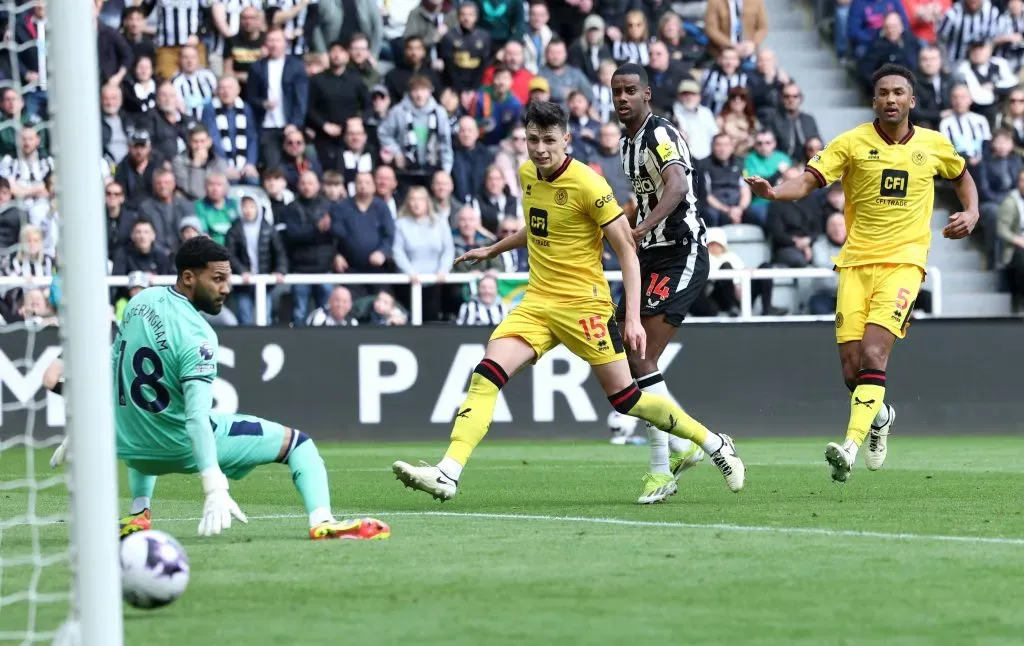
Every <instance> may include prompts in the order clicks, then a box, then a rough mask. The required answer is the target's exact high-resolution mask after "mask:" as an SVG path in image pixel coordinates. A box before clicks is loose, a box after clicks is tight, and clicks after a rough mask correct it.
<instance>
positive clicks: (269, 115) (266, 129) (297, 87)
mask: <svg viewBox="0 0 1024 646" xmlns="http://www.w3.org/2000/svg"><path fill="white" fill-rule="evenodd" d="M298 6H301V5H298ZM264 43H265V46H266V50H267V55H266V56H265V57H264V58H261V59H260V60H258V61H256V62H255V63H253V64H252V66H251V67H249V80H248V81H247V82H246V84H245V92H246V95H245V101H246V103H248V104H249V106H250V107H251V108H252V110H253V113H254V116H255V117H256V122H257V123H258V124H259V125H260V128H261V131H260V159H261V160H262V161H263V163H264V164H266V165H267V166H271V167H273V166H279V165H280V164H281V141H282V139H283V138H284V136H285V135H287V134H288V132H290V131H299V132H301V129H302V128H303V127H304V125H305V123H306V107H307V103H306V100H307V97H308V94H309V90H308V88H309V78H308V77H307V76H306V68H305V67H304V66H303V65H302V62H301V61H299V60H298V59H296V58H293V57H291V56H288V55H287V54H286V52H285V47H286V42H285V37H284V33H283V32H281V30H280V29H274V30H272V31H270V32H268V33H267V35H266V39H265V41H264Z"/></svg>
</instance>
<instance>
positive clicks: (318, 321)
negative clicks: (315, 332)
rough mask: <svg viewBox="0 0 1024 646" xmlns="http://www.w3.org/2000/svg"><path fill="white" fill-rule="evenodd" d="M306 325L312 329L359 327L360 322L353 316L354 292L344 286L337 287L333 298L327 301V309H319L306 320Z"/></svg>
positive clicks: (333, 291) (332, 294) (333, 292)
mask: <svg viewBox="0 0 1024 646" xmlns="http://www.w3.org/2000/svg"><path fill="white" fill-rule="evenodd" d="M306 325H308V326H310V327H324V326H327V327H334V326H351V327H355V326H357V325H359V321H357V320H356V317H355V316H353V315H352V292H350V291H349V290H348V288H347V287H345V286H344V285H337V286H335V287H334V289H332V290H331V296H330V298H328V299H327V305H326V306H325V307H318V308H316V309H315V310H313V313H312V314H310V315H309V318H308V319H306Z"/></svg>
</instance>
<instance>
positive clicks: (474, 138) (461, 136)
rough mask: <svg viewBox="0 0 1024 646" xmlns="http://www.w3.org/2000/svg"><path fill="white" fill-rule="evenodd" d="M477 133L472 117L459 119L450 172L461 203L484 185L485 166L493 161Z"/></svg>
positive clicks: (492, 156) (478, 132)
mask: <svg viewBox="0 0 1024 646" xmlns="http://www.w3.org/2000/svg"><path fill="white" fill-rule="evenodd" d="M479 134H480V131H479V129H478V128H477V125H476V121H475V120H474V119H473V118H472V117H462V118H461V119H459V129H458V133H457V138H458V141H459V145H458V147H457V148H456V149H455V152H454V160H453V163H452V170H451V174H452V180H453V181H454V182H455V196H456V198H457V199H458V200H459V201H460V202H462V203H467V202H469V201H470V200H472V199H473V198H474V197H476V195H477V193H479V192H480V189H482V188H483V186H484V174H485V173H486V172H487V167H488V166H490V165H491V164H492V163H494V155H492V154H491V152H490V151H489V150H487V148H486V147H484V145H483V144H481V143H480V142H479V140H478V137H479Z"/></svg>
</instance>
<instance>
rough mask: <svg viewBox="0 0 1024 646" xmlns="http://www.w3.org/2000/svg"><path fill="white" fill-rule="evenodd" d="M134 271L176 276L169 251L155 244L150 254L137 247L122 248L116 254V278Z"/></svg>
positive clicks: (114, 273)
mask: <svg viewBox="0 0 1024 646" xmlns="http://www.w3.org/2000/svg"><path fill="white" fill-rule="evenodd" d="M133 271H144V272H147V273H150V274H157V275H163V276H169V275H172V274H174V265H173V264H172V263H171V257H170V255H168V253H167V250H166V249H163V248H162V247H158V246H156V245H155V244H154V245H153V247H152V248H151V249H150V250H149V253H142V252H141V251H139V250H138V249H137V248H136V247H135V245H129V246H127V247H121V248H120V249H118V250H117V252H116V253H115V254H114V268H113V270H112V271H111V274H113V275H114V276H127V275H128V274H130V273H132V272H133Z"/></svg>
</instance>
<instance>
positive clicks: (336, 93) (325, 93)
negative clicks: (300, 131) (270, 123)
mask: <svg viewBox="0 0 1024 646" xmlns="http://www.w3.org/2000/svg"><path fill="white" fill-rule="evenodd" d="M369 107H370V91H369V90H368V89H367V88H366V84H365V83H363V79H362V78H360V76H359V74H357V73H356V72H353V71H352V70H351V69H347V70H346V71H345V72H344V73H343V74H340V75H338V74H335V73H334V72H332V71H331V70H329V69H328V70H325V71H323V72H320V73H319V74H317V75H316V76H314V77H313V78H311V79H309V108H308V109H307V114H306V122H307V123H308V124H309V125H310V126H312V127H313V129H314V130H316V133H317V135H316V136H317V138H320V137H327V135H326V134H325V133H324V131H323V127H324V124H325V123H336V124H338V125H339V126H341V128H342V130H344V128H345V121H346V120H348V118H349V117H358V116H360V115H362V113H363V111H364V110H366V109H367V108H369ZM337 140H338V141H339V142H340V141H341V137H340V135H339V137H338V139H337Z"/></svg>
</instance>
